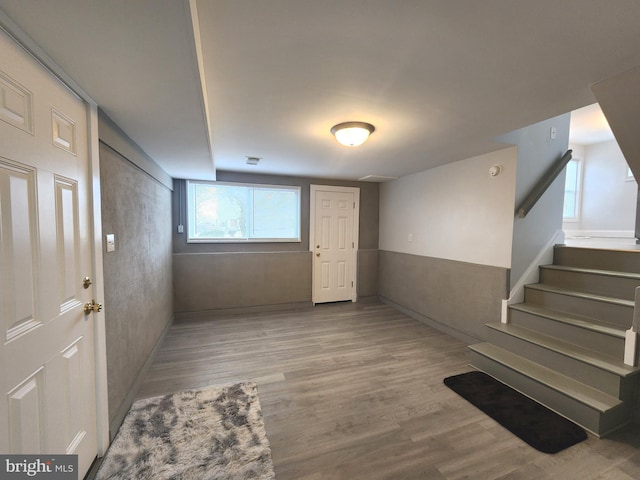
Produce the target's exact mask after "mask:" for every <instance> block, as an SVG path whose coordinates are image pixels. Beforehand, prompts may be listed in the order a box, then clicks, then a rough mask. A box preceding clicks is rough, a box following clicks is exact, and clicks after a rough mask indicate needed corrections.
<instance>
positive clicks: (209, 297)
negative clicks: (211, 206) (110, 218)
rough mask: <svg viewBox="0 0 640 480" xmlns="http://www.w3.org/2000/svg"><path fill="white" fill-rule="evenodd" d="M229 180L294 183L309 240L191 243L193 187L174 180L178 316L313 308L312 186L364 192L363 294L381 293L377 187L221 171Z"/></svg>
mask: <svg viewBox="0 0 640 480" xmlns="http://www.w3.org/2000/svg"><path fill="white" fill-rule="evenodd" d="M217 180H218V181H221V182H242V183H257V184H271V185H294V186H300V187H301V188H302V193H301V217H302V218H301V226H300V229H301V241H300V242H295V243H241V244H238V243H208V244H203V243H187V239H186V237H187V235H186V233H183V234H179V233H177V225H178V224H179V223H182V224H184V225H185V232H186V222H187V220H186V196H185V195H186V188H185V182H184V180H174V194H173V226H172V229H171V231H172V232H173V253H174V255H173V265H174V299H175V312H176V315H178V316H180V315H183V314H188V313H189V314H195V313H197V312H207V313H212V312H215V311H216V310H217V311H230V310H234V309H238V310H247V309H252V308H262V309H264V308H281V307H291V306H300V305H309V304H310V303H311V265H312V259H311V253H310V252H309V195H310V186H311V185H312V184H315V185H336V186H350V187H359V188H360V222H359V226H360V227H359V228H360V230H359V251H358V273H357V274H358V277H357V278H358V296H359V297H364V296H372V295H377V285H378V203H379V186H378V184H377V183H366V182H348V181H339V180H327V179H316V178H303V177H287V176H272V175H257V174H247V173H238V172H224V171H219V172H218V173H217Z"/></svg>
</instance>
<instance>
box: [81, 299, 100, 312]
mask: <svg viewBox="0 0 640 480" xmlns="http://www.w3.org/2000/svg"><path fill="white" fill-rule="evenodd" d="M101 311H102V304H101V303H96V301H95V300H91V303H85V304H84V314H85V315H89V314H90V313H92V312H95V313H98V312H101Z"/></svg>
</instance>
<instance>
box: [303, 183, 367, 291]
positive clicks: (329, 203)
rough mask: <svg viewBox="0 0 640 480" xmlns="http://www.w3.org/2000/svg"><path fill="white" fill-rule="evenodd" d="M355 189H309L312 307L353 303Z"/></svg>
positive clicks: (356, 202)
mask: <svg viewBox="0 0 640 480" xmlns="http://www.w3.org/2000/svg"><path fill="white" fill-rule="evenodd" d="M359 199H360V190H359V189H358V188H348V187H332V186H324V185H311V202H310V204H311V215H310V226H311V235H310V236H309V239H310V242H312V243H311V246H310V247H311V250H312V251H313V294H312V297H313V298H312V300H313V303H325V302H338V301H343V300H352V301H355V300H356V293H355V292H356V252H357V242H358V228H357V225H358V221H357V219H358V211H359Z"/></svg>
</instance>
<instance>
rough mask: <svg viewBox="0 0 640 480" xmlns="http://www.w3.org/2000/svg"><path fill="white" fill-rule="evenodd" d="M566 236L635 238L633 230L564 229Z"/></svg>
mask: <svg viewBox="0 0 640 480" xmlns="http://www.w3.org/2000/svg"><path fill="white" fill-rule="evenodd" d="M564 233H565V236H566V238H635V232H634V231H633V230H569V229H565V230H564Z"/></svg>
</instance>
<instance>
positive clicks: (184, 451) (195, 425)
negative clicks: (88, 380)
mask: <svg viewBox="0 0 640 480" xmlns="http://www.w3.org/2000/svg"><path fill="white" fill-rule="evenodd" d="M95 478H96V480H107V479H113V480H115V479H122V480H125V479H126V480H131V479H154V480H163V479H171V480H178V479H180V480H192V479H193V480H196V479H197V480H203V479H242V480H245V479H260V480H263V479H265V480H266V479H274V478H275V475H274V472H273V464H272V463H271V449H270V447H269V441H268V440H267V436H266V433H265V429H264V422H263V420H262V411H261V410H260V402H259V400H258V391H257V388H256V385H255V384H254V383H239V384H236V385H232V386H226V387H209V388H204V389H202V390H189V391H185V392H180V393H176V394H174V395H167V396H160V397H153V398H145V399H143V400H138V401H137V402H135V403H134V404H133V405H132V407H131V410H130V411H129V413H128V414H127V416H126V417H125V420H124V422H123V423H122V426H121V427H120V429H119V430H118V434H117V435H116V438H115V439H114V441H113V443H112V444H111V447H109V450H108V451H107V455H106V457H105V459H104V461H103V462H102V465H101V466H100V468H99V470H98V472H97V474H96V477H95Z"/></svg>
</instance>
